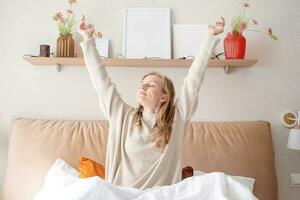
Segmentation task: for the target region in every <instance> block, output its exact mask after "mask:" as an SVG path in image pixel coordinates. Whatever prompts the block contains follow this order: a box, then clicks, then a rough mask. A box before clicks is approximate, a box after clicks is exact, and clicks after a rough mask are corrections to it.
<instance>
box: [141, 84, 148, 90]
mask: <svg viewBox="0 0 300 200" xmlns="http://www.w3.org/2000/svg"><path fill="white" fill-rule="evenodd" d="M140 88H141V89H143V90H147V88H148V85H147V84H141V86H140Z"/></svg>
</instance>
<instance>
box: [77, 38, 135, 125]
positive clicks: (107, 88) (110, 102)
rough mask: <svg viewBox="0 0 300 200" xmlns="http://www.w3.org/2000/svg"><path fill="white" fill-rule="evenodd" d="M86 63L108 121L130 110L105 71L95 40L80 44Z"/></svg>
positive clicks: (91, 39)
mask: <svg viewBox="0 0 300 200" xmlns="http://www.w3.org/2000/svg"><path fill="white" fill-rule="evenodd" d="M80 46H81V48H82V51H83V56H84V61H85V64H86V67H87V69H88V72H89V75H90V77H91V80H92V84H93V87H94V89H95V90H96V92H97V94H98V98H99V106H100V109H101V111H102V113H103V114H104V116H105V117H106V119H107V120H109V121H110V119H111V118H112V117H113V115H118V114H120V112H124V111H126V110H128V109H129V108H130V106H129V105H127V104H126V103H125V102H124V101H123V99H122V98H121V96H120V94H119V93H118V91H117V89H116V86H115V84H114V83H112V81H111V78H110V77H109V76H108V73H107V71H106V69H105V65H104V64H103V63H102V61H101V59H100V55H99V53H98V51H97V49H96V43H95V38H90V39H87V40H85V41H83V42H81V43H80Z"/></svg>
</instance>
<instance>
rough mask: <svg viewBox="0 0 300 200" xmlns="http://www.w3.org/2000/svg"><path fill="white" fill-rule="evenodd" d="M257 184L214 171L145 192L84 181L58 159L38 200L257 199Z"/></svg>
mask: <svg viewBox="0 0 300 200" xmlns="http://www.w3.org/2000/svg"><path fill="white" fill-rule="evenodd" d="M253 184H254V179H251V178H246V177H232V176H229V175H226V174H224V173H221V172H213V173H207V174H203V175H198V176H193V177H190V178H187V179H184V180H183V181H181V182H179V183H177V184H174V185H170V186H157V187H154V188H150V189H147V190H144V191H141V190H138V189H134V188H129V187H120V186H115V185H112V184H110V183H108V182H106V181H104V180H103V179H101V178H99V177H91V178H85V179H81V178H79V174H78V172H77V171H76V170H75V169H74V168H72V167H71V166H69V165H68V164H67V163H66V162H64V161H63V160H61V159H58V160H56V162H55V163H54V164H53V166H52V167H51V168H50V169H49V171H48V173H47V175H46V178H45V182H44V186H43V188H42V190H41V191H40V192H39V193H38V194H37V195H36V196H35V198H34V200H53V199H55V200H108V199H109V200H156V199H158V200H187V199H195V200H202V199H203V200H257V198H256V197H255V196H254V195H253V194H252V189H253Z"/></svg>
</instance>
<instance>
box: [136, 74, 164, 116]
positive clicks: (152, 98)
mask: <svg viewBox="0 0 300 200" xmlns="http://www.w3.org/2000/svg"><path fill="white" fill-rule="evenodd" d="M162 86H163V83H162V80H161V78H160V77H159V76H156V75H152V74H151V75H148V76H146V77H145V78H144V80H143V81H142V82H141V84H140V86H139V90H138V92H137V96H136V97H137V101H138V103H139V104H140V105H142V106H143V107H144V109H146V110H147V111H152V112H156V111H157V110H158V108H160V105H161V104H162V103H163V102H165V101H166V95H165V94H163V91H162Z"/></svg>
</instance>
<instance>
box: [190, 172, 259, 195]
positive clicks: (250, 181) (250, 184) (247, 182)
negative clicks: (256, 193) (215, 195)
mask: <svg viewBox="0 0 300 200" xmlns="http://www.w3.org/2000/svg"><path fill="white" fill-rule="evenodd" d="M205 174H207V173H206V172H203V171H200V170H194V176H202V175H205ZM226 176H227V177H230V178H232V179H233V180H235V181H238V182H240V183H241V184H242V185H244V186H246V187H247V188H249V189H250V191H252V192H253V189H254V183H255V179H254V178H250V177H245V176H232V175H228V174H226Z"/></svg>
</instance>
